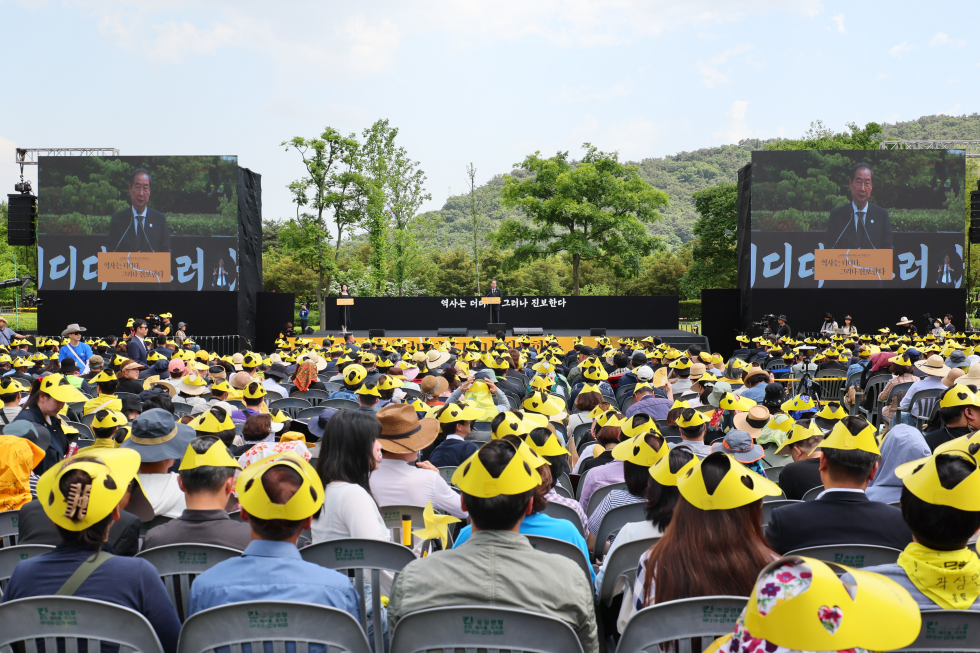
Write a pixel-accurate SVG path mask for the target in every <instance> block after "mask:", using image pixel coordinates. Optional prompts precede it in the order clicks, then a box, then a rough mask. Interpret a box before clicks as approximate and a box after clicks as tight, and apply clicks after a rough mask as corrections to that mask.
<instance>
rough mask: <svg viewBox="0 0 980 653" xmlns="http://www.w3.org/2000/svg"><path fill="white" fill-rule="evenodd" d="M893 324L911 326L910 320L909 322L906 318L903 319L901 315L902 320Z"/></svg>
mask: <svg viewBox="0 0 980 653" xmlns="http://www.w3.org/2000/svg"><path fill="white" fill-rule="evenodd" d="M895 324H896V325H897V326H907V325H909V324H912V320H910V319H908V318H907V317H905V316H904V315H903V316H902V319H901V320H899V321H898V322H896V323H895Z"/></svg>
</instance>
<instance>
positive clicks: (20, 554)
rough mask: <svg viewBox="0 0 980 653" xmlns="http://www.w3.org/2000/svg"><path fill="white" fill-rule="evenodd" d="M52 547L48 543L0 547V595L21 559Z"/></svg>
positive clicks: (31, 556)
mask: <svg viewBox="0 0 980 653" xmlns="http://www.w3.org/2000/svg"><path fill="white" fill-rule="evenodd" d="M52 549H54V547H53V546H51V545H50V544H22V545H20V546H7V547H4V548H2V549H0V596H3V590H4V588H6V587H7V581H8V580H10V577H11V576H12V575H13V573H14V567H16V566H17V563H19V562H20V561H21V560H27V559H29V558H34V557H36V556H39V555H41V554H42V553H47V552H48V551H51V550H52Z"/></svg>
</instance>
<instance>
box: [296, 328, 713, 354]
mask: <svg viewBox="0 0 980 653" xmlns="http://www.w3.org/2000/svg"><path fill="white" fill-rule="evenodd" d="M351 333H353V334H354V339H355V340H357V341H361V340H363V339H365V338H367V337H368V333H367V331H361V330H358V329H354V330H353V331H351ZM549 333H553V334H554V335H555V337H557V338H558V342H559V343H560V344H561V346H562V348H564V349H565V350H569V349H571V348H572V342H573V340H574V339H575V338H576V337H577V336H581V337H582V340H583V342H585V343H586V344H587V345H590V346H591V345H593V344H595V337H594V336H590V335H589V332H588V330H587V329H586V330H578V329H555V330H553V331H550V332H549ZM606 336H607V337H608V338H609V339H610V340H612V343H613V346H616V344H617V341H618V340H619V338H646V337H647V336H653V337H655V338H660V339H661V340H663V341H664V342H666V343H669V344H671V345H675V346H678V347H680V346H683V347H685V348H686V347H689V346H691V345H700V346H701V348H702V349H704V350H706V351H710V343H709V342H708V338H707V337H705V336H704V335H701V334H699V333H691V332H690V331H684V330H682V329H607V330H606ZM304 337H305V338H309V339H311V340H313V341H318V340H319V341H321V342H322V341H323V340H324V339H329V341H332V340H334V339H337V338H339V337H340V334H339V333H336V332H328V331H317V332H315V333H313V334H312V335H308V336H304ZM384 337H385V339H386V340H391V339H392V338H416V339H421V338H432V339H433V340H434V341H435V342H442V341H443V340H445V339H446V337H444V336H437V335H436V332H435V331H417V330H393V329H386V330H385V335H384ZM457 338H458V339H459V340H460V341H461V342H463V343H466V342H468V341H470V340H473V339H479V340H480V341H481V342H484V343H487V344H489V343H490V342H492V341H493V340H494V337H493V336H490V335H487V333H486V331H483V332H482V333H481V332H480V331H479V330H477V329H471V330H469V331H467V335H466V336H457ZM513 339H514V335H513V334H511V333H509V332H508V334H507V340H508V342H510V341H512V340H513ZM541 340H542V337H541V336H531V342H532V344H535V345H536V344H538V343H540V342H541Z"/></svg>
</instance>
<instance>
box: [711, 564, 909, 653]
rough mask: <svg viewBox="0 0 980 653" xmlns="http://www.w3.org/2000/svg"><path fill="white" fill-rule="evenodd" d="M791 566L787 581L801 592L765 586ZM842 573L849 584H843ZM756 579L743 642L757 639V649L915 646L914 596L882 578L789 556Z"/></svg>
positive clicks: (870, 573)
mask: <svg viewBox="0 0 980 653" xmlns="http://www.w3.org/2000/svg"><path fill="white" fill-rule="evenodd" d="M790 565H792V567H791V568H792V569H794V571H795V573H788V574H787V576H791V577H793V579H794V580H795V581H798V582H799V583H800V584H801V585H802V586H803V587H802V588H801V589H795V590H794V591H793V592H792V593H790V592H788V591H785V590H783V589H782V588H779V587H776V586H775V584H774V583H769V582H765V581H766V580H768V579H773V580H776V581H778V580H779V577H780V576H781V575H782V574H781V573H779V572H780V569H781V568H783V567H789V566H790ZM844 573H847V574H849V575H850V577H851V579H852V582H849V583H846V584H845V583H843V582H841V579H840V578H839V577H838V576H839V575H843V574H844ZM759 579H760V581H759V582H758V583H757V584H756V586H755V589H754V591H753V592H752V596H751V597H750V598H749V603H748V605H747V606H746V607H745V611H744V613H743V615H744V626H745V632H744V633H743V637H746V638H752V639H753V641H755V642H759V641H760V640H761V644H762V646H760V650H776V648H777V647H782V648H784V649H787V650H809V651H844V650H854V649H864V650H869V651H890V650H894V649H900V648H904V647H906V646H908V645H909V644H911V643H912V642H914V641H915V639H916V637H918V635H919V631H920V629H921V628H922V614H921V613H920V611H919V607H918V605H917V604H916V602H915V600H914V599H913V598H912V596H911V595H910V594H909V593H908V591H907V590H905V589H904V588H903V587H902V586H901V585H899V584H898V583H896V582H895V581H893V580H891V579H890V578H888V577H886V576H882V575H881V574H876V573H873V572H869V571H864V570H861V569H853V568H850V567H844V566H843V565H836V564H833V563H826V562H822V561H820V560H817V559H816V558H807V557H797V556H789V557H785V558H780V559H778V560H775V561H774V562H772V563H770V564H769V565H767V566H766V567H765V569H763V570H762V572H761V573H760V574H759ZM770 587H775V594H773V593H770V592H768V591H767V590H768V589H769V588H770ZM784 592H785V596H784ZM722 648H723V649H724V648H725V647H724V646H723V647H722Z"/></svg>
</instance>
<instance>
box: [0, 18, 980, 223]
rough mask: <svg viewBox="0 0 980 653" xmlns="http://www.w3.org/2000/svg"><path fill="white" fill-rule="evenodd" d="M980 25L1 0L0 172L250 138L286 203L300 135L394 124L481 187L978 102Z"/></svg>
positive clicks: (447, 178)
mask: <svg viewBox="0 0 980 653" xmlns="http://www.w3.org/2000/svg"><path fill="white" fill-rule="evenodd" d="M977 24H980V3H977V2H954V3H941V4H929V3H926V4H923V3H922V2H914V3H913V2H873V3H872V2H867V3H857V4H855V3H844V2H833V1H830V0H827V1H824V2H821V1H819V0H801V1H797V2H793V1H789V0H787V1H778V0H749V1H747V2H741V3H732V2H722V1H720V0H709V1H702V2H694V1H689V2H668V1H660V0H650V1H647V2H633V1H630V0H611V1H606V2H591V1H588V0H567V1H559V0H533V1H531V2H528V1H527V0H494V1H493V2H490V1H484V0H468V1H466V2H424V1H423V2H414V3H408V2H357V3H354V2H325V1H320V2H306V1H305V0H287V1H286V2H276V3H273V2H256V1H253V0H233V1H224V0H214V1H204V0H197V1H195V2H184V1H182V0H170V1H166V2H153V3H150V2H135V1H130V0H76V1H64V2H56V1H53V0H30V1H24V2H18V1H11V0H0V43H3V44H4V51H5V53H6V64H5V66H4V69H5V73H6V74H5V84H4V90H5V92H4V94H3V98H4V99H3V101H2V102H0V187H2V193H4V194H6V193H10V192H13V183H14V181H15V180H16V178H17V175H18V169H17V166H15V165H14V164H13V158H14V152H13V150H14V148H15V147H53V146H58V147H82V146H86V147H87V146H100V147H117V148H119V149H120V150H121V153H122V154H237V155H238V156H239V163H240V164H241V165H244V166H247V167H249V168H251V169H253V170H255V171H257V172H259V173H261V174H262V175H263V179H262V184H263V215H264V217H265V218H266V219H275V218H283V217H288V216H289V215H291V214H293V213H294V209H293V208H292V207H291V205H290V203H289V195H288V193H287V191H286V185H287V184H288V183H289V182H290V181H292V180H293V179H295V178H297V177H298V176H299V175H300V172H301V170H300V165H299V160H298V157H297V155H296V154H295V153H294V152H286V151H284V149H283V148H282V147H280V146H279V144H280V143H281V142H282V141H284V140H286V139H289V138H291V137H293V136H297V135H302V136H314V135H316V134H318V133H319V132H320V131H321V130H322V128H323V127H324V126H326V125H330V126H333V127H335V128H337V129H339V130H341V131H342V132H345V133H346V132H358V133H360V131H361V130H363V129H364V128H365V127H367V126H369V125H370V124H371V123H372V122H374V121H375V120H376V119H378V118H388V119H389V120H390V121H391V123H392V125H394V126H396V127H398V128H400V130H401V133H400V134H399V140H400V142H401V144H402V145H403V146H405V147H406V148H407V149H408V151H409V154H410V155H411V156H412V157H413V158H414V159H417V160H419V161H420V162H421V164H422V168H423V169H424V170H425V172H426V173H427V175H428V182H427V187H428V190H429V192H430V193H431V194H432V197H433V199H432V201H431V202H429V203H427V204H426V206H425V207H424V208H426V209H432V208H439V207H440V206H441V205H442V203H443V202H444V201H445V198H446V197H447V195H448V194H449V193H450V191H451V192H453V193H460V192H463V191H464V189H465V187H466V185H467V179H466V174H465V167H466V165H467V163H469V162H471V161H472V162H473V163H474V165H475V166H476V168H477V181H478V183H483V182H485V181H486V180H487V179H488V178H489V177H490V176H491V175H493V174H497V173H501V172H507V171H509V170H510V168H511V166H512V165H513V164H514V163H515V162H518V161H520V160H521V159H522V158H523V157H524V156H525V155H527V154H529V153H531V152H534V151H535V150H541V151H542V152H543V153H545V154H548V155H550V154H553V153H554V152H556V151H559V150H569V151H571V153H572V155H573V156H577V155H578V154H579V153H580V152H581V144H582V143H583V142H585V141H589V142H592V143H594V144H595V145H597V146H598V147H599V148H600V149H603V150H617V151H619V152H620V154H621V156H622V157H623V158H626V159H634V160H638V159H640V158H643V157H649V156H663V155H666V154H673V153H676V152H679V151H683V150H693V149H697V148H699V147H706V146H712V145H719V144H722V143H733V142H737V141H738V140H739V139H742V138H747V137H761V138H765V137H772V136H780V135H784V136H791V137H795V136H799V135H801V134H802V133H803V132H804V131H806V129H807V128H808V127H809V124H810V122H811V121H813V120H817V119H820V120H823V121H824V122H825V123H826V124H827V125H828V126H830V127H833V128H835V129H842V128H843V127H844V124H845V123H846V122H849V121H855V122H858V123H860V124H862V125H863V124H864V123H865V122H868V121H871V120H875V121H878V122H883V121H887V122H894V121H896V120H909V119H913V118H918V117H919V116H922V115H929V114H936V113H947V114H955V115H960V114H963V113H974V112H976V111H978V110H980V87H978V85H977V83H976V82H977V79H978V78H980V54H977V48H976V43H975V42H973V41H971V37H970V32H971V31H975V26H976V25H977ZM33 175H34V171H33V170H30V169H29V176H33ZM41 193H42V195H43V189H41Z"/></svg>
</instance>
